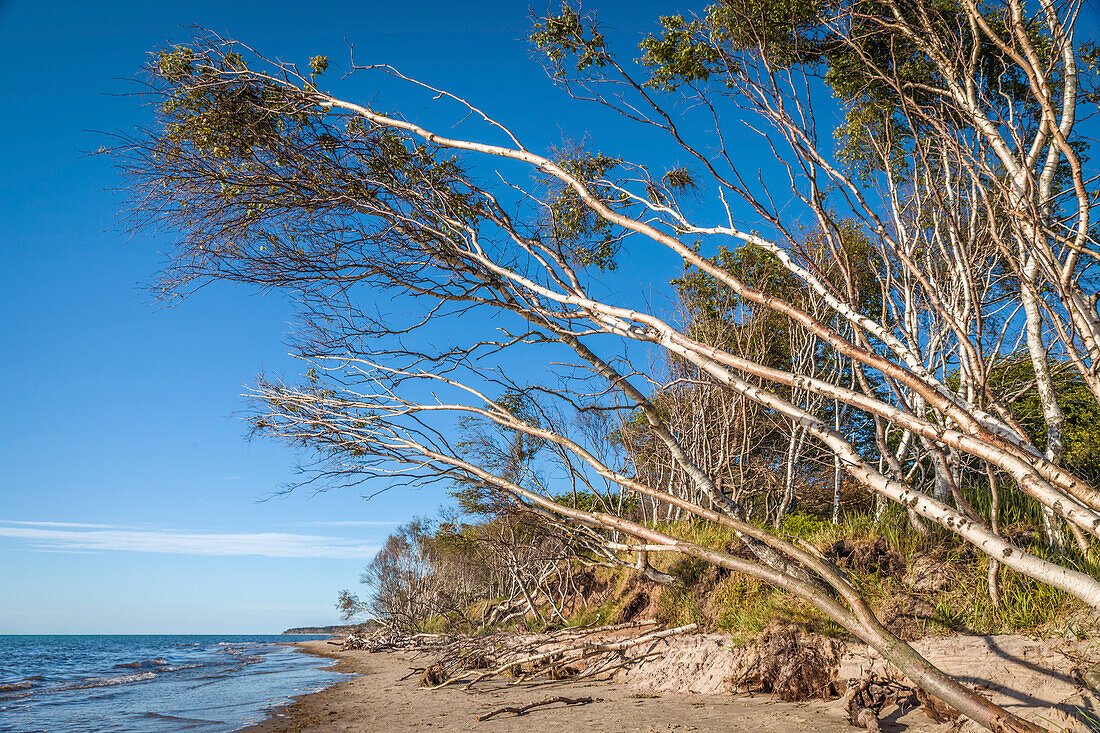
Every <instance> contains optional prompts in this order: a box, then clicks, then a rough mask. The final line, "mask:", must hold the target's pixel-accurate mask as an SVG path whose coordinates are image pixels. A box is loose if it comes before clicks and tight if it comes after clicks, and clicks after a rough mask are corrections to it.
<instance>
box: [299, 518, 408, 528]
mask: <svg viewBox="0 0 1100 733" xmlns="http://www.w3.org/2000/svg"><path fill="white" fill-rule="evenodd" d="M399 524H401V522H375V521H370V520H362V521H359V520H354V519H346V520H342V521H333V522H297V523H296V524H295V526H296V527H396V526H397V525H399Z"/></svg>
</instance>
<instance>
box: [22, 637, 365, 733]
mask: <svg viewBox="0 0 1100 733" xmlns="http://www.w3.org/2000/svg"><path fill="white" fill-rule="evenodd" d="M326 638H328V637H326V636H299V635H295V636H3V635H0V731H4V732H5V733H7V732H9V731H11V732H16V731H18V733H31V732H32V731H59V732H64V733H69V732H70V731H72V732H74V733H79V732H81V731H96V732H97V733H99V732H101V731H102V732H107V731H134V732H137V733H160V732H162V731H201V732H203V733H223V732H224V731H234V730H238V729H240V728H243V727H245V726H248V725H251V724H253V723H257V722H259V721H261V720H263V719H264V718H266V717H268V716H267V712H268V711H269V710H270V709H271V708H272V707H274V706H277V705H281V704H283V703H286V702H289V701H290V698H291V697H292V696H296V695H301V694H304V693H308V692H316V691H318V690H322V689H324V688H326V687H329V686H331V685H333V684H335V683H337V682H339V681H341V680H342V679H346V678H347V675H342V674H339V673H336V672H332V671H329V670H326V669H323V668H324V667H326V666H329V665H331V664H332V660H330V659H326V658H323V657H317V656H313V655H309V654H305V653H303V652H301V651H300V650H298V649H297V648H296V647H288V646H285V645H280V644H279V642H287V641H306V640H310V639H326Z"/></svg>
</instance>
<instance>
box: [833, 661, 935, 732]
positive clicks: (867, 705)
mask: <svg viewBox="0 0 1100 733" xmlns="http://www.w3.org/2000/svg"><path fill="white" fill-rule="evenodd" d="M917 704H918V700H917V695H916V694H915V693H914V692H913V688H912V687H909V686H908V685H903V684H901V683H900V682H895V681H893V680H889V679H886V678H884V677H880V676H878V675H877V674H873V673H872V674H870V675H868V676H867V677H865V678H863V679H862V680H852V681H851V682H849V683H848V691H847V693H845V695H844V708H845V710H846V711H847V713H848V722H849V723H850V724H852V725H854V726H856V727H857V728H865V729H866V730H867V731H868V733H878V732H879V731H881V730H882V728H881V727H880V726H879V723H878V719H879V716H880V715H882V710H883V708H885V707H887V706H890V705H897V706H898V707H916V706H917Z"/></svg>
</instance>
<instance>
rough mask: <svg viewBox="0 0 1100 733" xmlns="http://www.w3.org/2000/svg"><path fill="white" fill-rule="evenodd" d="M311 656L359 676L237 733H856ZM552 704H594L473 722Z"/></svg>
mask: <svg viewBox="0 0 1100 733" xmlns="http://www.w3.org/2000/svg"><path fill="white" fill-rule="evenodd" d="M296 645H297V646H300V647H302V648H303V649H305V650H306V651H307V652H309V653H311V654H319V655H323V656H328V657H332V658H334V659H336V660H337V663H336V665H335V669H336V670H338V671H340V672H352V673H356V674H358V675H359V676H358V677H355V678H354V679H351V680H349V681H347V682H343V683H341V684H338V685H336V686H334V687H331V688H329V689H327V690H325V691H323V692H320V693H316V694H312V695H306V696H304V697H302V698H300V699H299V700H298V701H297V702H295V703H293V704H291V705H287V706H285V707H282V708H278V709H276V710H274V711H273V714H272V717H271V718H269V719H268V720H266V721H264V722H263V723H260V724H259V725H256V726H253V727H250V728H247V729H245V730H246V731H247V732H248V733H276V732H278V733H283V732H284V731H318V732H320V731H414V730H415V731H422V730H425V729H429V728H430V729H432V730H436V731H482V732H483V733H485V732H487V733H520V732H521V731H522V732H524V733H526V732H528V731H554V732H557V731H561V732H563V733H565V732H568V733H578V732H580V731H600V732H607V733H611V732H612V731H622V732H627V731H629V732H631V733H635V732H636V733H655V732H656V731H733V732H735V733H742V732H744V733H750V732H759V731H808V732H810V733H841V732H842V731H843V732H849V731H853V730H855V729H854V728H852V727H850V726H849V725H848V724H847V722H846V721H845V720H844V718H843V715H842V714H841V712H840V709H839V706H837V705H836V703H835V702H833V703H826V702H820V701H817V702H807V703H786V702H779V701H777V700H775V699H774V698H772V697H771V696H768V695H758V696H751V697H750V696H732V695H701V694H690V693H670V692H661V693H654V692H647V691H645V690H643V689H642V688H640V687H638V686H636V685H632V684H624V683H618V682H591V681H589V682H579V683H578V682H570V681H554V682H550V681H545V680H537V681H531V682H525V683H523V684H520V685H513V684H511V681H510V680H495V681H491V682H486V683H484V684H483V685H482V686H480V687H479V688H477V689H476V690H475V691H473V692H466V691H463V690H462V689H461V688H460V687H457V686H456V687H453V688H450V687H446V688H443V689H439V690H424V689H421V688H418V687H417V675H413V676H412V677H409V678H408V679H404V680H402V677H405V676H406V675H408V674H409V672H410V668H411V667H414V666H423V661H422V660H415V661H414V660H413V659H412V658H411V655H409V654H403V653H374V654H372V653H369V652H362V651H350V652H344V651H340V650H339V648H338V647H336V646H332V645H330V644H328V643H327V642H323V641H307V642H296ZM552 697H569V698H579V697H592V698H593V702H591V703H587V704H582V705H575V706H568V705H564V704H561V703H558V704H555V705H552V706H547V707H542V708H535V709H533V710H532V711H530V712H528V713H527V714H525V715H522V716H515V715H513V714H504V715H501V716H498V717H495V718H493V719H491V720H487V721H484V722H478V721H477V717H478V716H482V715H485V714H487V713H489V712H492V711H493V710H496V709H499V708H502V707H505V706H522V705H525V704H528V703H532V702H536V701H540V700H545V699H547V698H552ZM920 715H921V713H920V712H919V711H916V712H914V713H910V714H909V715H907V716H906V721H905V725H904V727H899V726H895V725H892V722H891V721H884V729H885V730H907V731H914V733H916V732H917V731H941V730H944V729H945V727H944V726H942V725H935V724H931V723H930V722H926V721H927V719H925V721H921V720H919V719H914V720H909V718H914V716H920Z"/></svg>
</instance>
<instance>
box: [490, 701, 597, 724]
mask: <svg viewBox="0 0 1100 733" xmlns="http://www.w3.org/2000/svg"><path fill="white" fill-rule="evenodd" d="M556 702H561V703H565V704H566V705H587V704H588V703H590V702H597V699H594V698H591V697H551V698H547V699H546V700H540V701H539V702H533V703H531V704H530V705H523V706H522V707H506V708H500V709H499V710H494V711H493V712H491V713H486V714H485V715H479V716H478V717H477V718H475V720H477V722H479V723H480V722H482V721H485V720H489V719H490V718H492V717H494V716H497V715H502V714H504V713H515V714H516V716H517V717H518V716H520V715H526V714H527V712H528V711H529V710H531V709H533V708H537V707H542V706H543V705H553V704H554V703H556Z"/></svg>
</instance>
